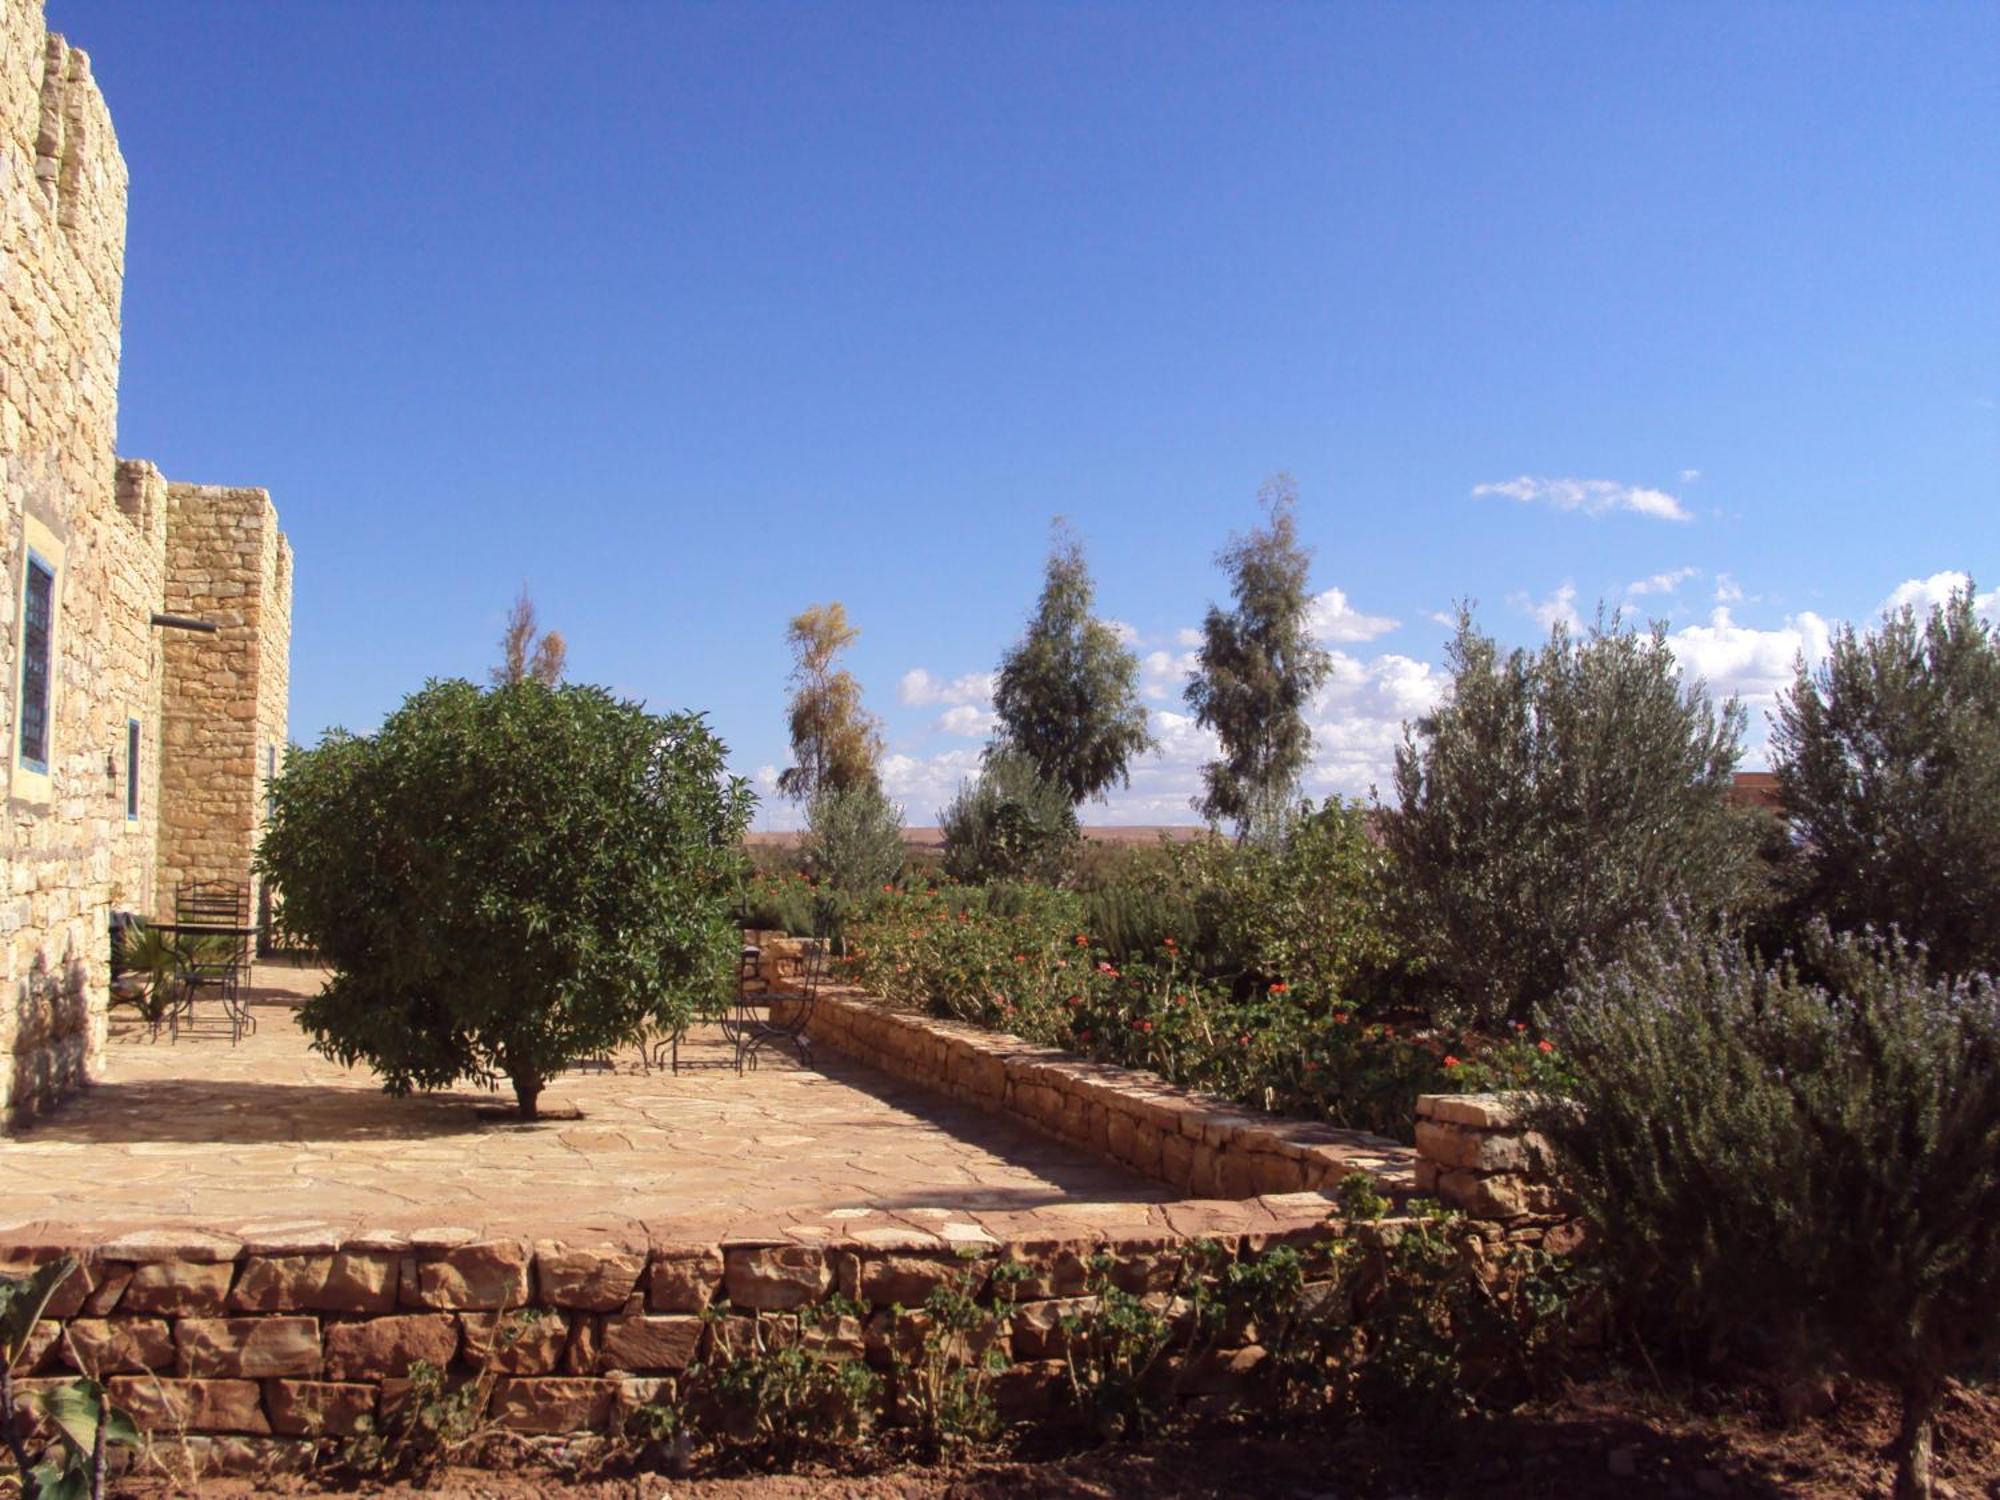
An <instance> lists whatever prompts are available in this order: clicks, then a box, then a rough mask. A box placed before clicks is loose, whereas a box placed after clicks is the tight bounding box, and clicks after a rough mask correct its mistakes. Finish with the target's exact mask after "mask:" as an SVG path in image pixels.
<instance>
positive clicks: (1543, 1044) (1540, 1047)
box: [1535, 1037, 1556, 1052]
mask: <svg viewBox="0 0 2000 1500" xmlns="http://www.w3.org/2000/svg"><path fill="white" fill-rule="evenodd" d="M1535 1050H1536V1051H1537V1052H1553V1051H1555V1050H1556V1044H1555V1043H1554V1042H1552V1041H1550V1040H1548V1038H1546V1037H1544V1038H1543V1039H1542V1040H1541V1041H1539V1042H1537V1043H1535Z"/></svg>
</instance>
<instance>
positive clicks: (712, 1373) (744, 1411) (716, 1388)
mask: <svg viewBox="0 0 2000 1500" xmlns="http://www.w3.org/2000/svg"><path fill="white" fill-rule="evenodd" d="M752 1330H753V1333H752V1337H753V1340H754V1342H753V1346H752V1347H751V1348H750V1349H749V1350H748V1351H746V1352H744V1353H741V1354H735V1355H724V1356H722V1357H721V1358H719V1359H715V1360H710V1361H709V1362H707V1363H705V1364H702V1365H700V1366H697V1367H696V1368H695V1369H694V1370H693V1371H692V1372H691V1374H690V1386H691V1388H692V1399H691V1402H690V1405H691V1408H692V1409H693V1410H695V1411H697V1412H699V1413H700V1414H701V1418H702V1421H703V1426H704V1428H705V1430H708V1431H709V1432H711V1434H712V1435H713V1436H715V1437H716V1438H717V1439H718V1441H720V1442H721V1443H722V1444H723V1445H724V1446H726V1447H728V1448H730V1449H731V1450H733V1451H734V1452H736V1453H737V1454H738V1455H739V1456H742V1457H745V1458H755V1459H759V1460H762V1461H765V1462H768V1463H771V1464H775V1465H778V1466H788V1465H791V1464H794V1463H796V1462H797V1461H798V1460H799V1459H800V1458H801V1457H803V1456H805V1455H807V1454H811V1453H824V1452H829V1451H832V1450H834V1449H836V1448H838V1447H840V1446H841V1445H844V1444H848V1443H853V1442H855V1441H857V1440H858V1439H859V1438H860V1437H861V1436H862V1435H863V1434H864V1433H865V1432H867V1431H868V1430H869V1429H870V1428H871V1427H872V1426H873V1425H874V1421H875V1407H876V1402H877V1400H878V1398H879V1396H880V1393H881V1384H882V1382H881V1379H880V1377H879V1376H877V1375H876V1374H875V1373H874V1372H873V1371H872V1370H870V1369H869V1368H868V1367H867V1366H866V1365H863V1364H858V1363H855V1362H853V1361H849V1360H844V1359H834V1358H829V1357H825V1356H822V1355H820V1354H817V1353H814V1352H813V1351H811V1350H809V1349H802V1348H800V1347H798V1346H797V1345H796V1344H787V1345H785V1346H784V1347H781V1348H775V1349H774V1348H772V1347H770V1346H769V1345H768V1344H767V1343H766V1342H765V1340H764V1334H763V1320H762V1319H757V1320H755V1321H754V1322H753V1324H752Z"/></svg>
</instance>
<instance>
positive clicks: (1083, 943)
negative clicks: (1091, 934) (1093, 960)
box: [1076, 932, 1090, 948]
mask: <svg viewBox="0 0 2000 1500" xmlns="http://www.w3.org/2000/svg"><path fill="white" fill-rule="evenodd" d="M1076 945H1077V947H1079V948H1088V947H1089V946H1090V939H1089V938H1087V937H1085V936H1084V935H1083V934H1082V933H1080V932H1079V933H1078V934H1077V935H1076Z"/></svg>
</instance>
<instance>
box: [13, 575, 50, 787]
mask: <svg viewBox="0 0 2000 1500" xmlns="http://www.w3.org/2000/svg"><path fill="white" fill-rule="evenodd" d="M55 630H56V570H55V569H54V568H52V567H50V566H49V565H48V564H47V563H46V562H44V561H42V559H41V558H40V557H39V556H37V555H36V554H35V553H33V552H30V553H29V554H28V577H27V583H26V586H25V587H24V588H23V589H22V590H21V725H20V730H21V733H20V740H19V744H20V747H21V764H22V765H24V766H26V767H28V769H29V770H31V771H39V772H41V773H42V774H43V775H45V776H46V775H47V774H48V770H49V681H50V676H51V671H52V667H53V663H52V662H51V660H50V658H51V656H52V654H53V650H52V648H53V646H54V644H55Z"/></svg>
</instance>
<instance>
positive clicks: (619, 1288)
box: [535, 1240, 646, 1312]
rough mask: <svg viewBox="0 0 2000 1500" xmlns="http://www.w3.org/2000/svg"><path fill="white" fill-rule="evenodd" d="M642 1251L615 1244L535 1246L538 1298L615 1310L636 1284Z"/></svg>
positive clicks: (594, 1309)
mask: <svg viewBox="0 0 2000 1500" xmlns="http://www.w3.org/2000/svg"><path fill="white" fill-rule="evenodd" d="M645 1269H646V1252H645V1251H644V1250H634V1249H630V1248H626V1247H622V1246H617V1245H597V1246H566V1245H559V1244H556V1243H554V1242H553V1241H549V1240H544V1241H541V1242H539V1243H538V1244H537V1245H536V1246H535V1279H536V1283H537V1285H538V1286H539V1288H540V1292H541V1300H542V1301H544V1302H547V1303H549V1304H551V1305H552V1306H555V1307H573V1308H577V1309H580V1310H582V1311H584V1312H616V1311H617V1310H618V1309H619V1308H621V1307H623V1306H624V1305H625V1299H626V1298H627V1297H629V1296H631V1295H632V1290H633V1288H634V1287H636V1286H637V1285H638V1284H639V1274H640V1272H642V1271H644V1270H645Z"/></svg>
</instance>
